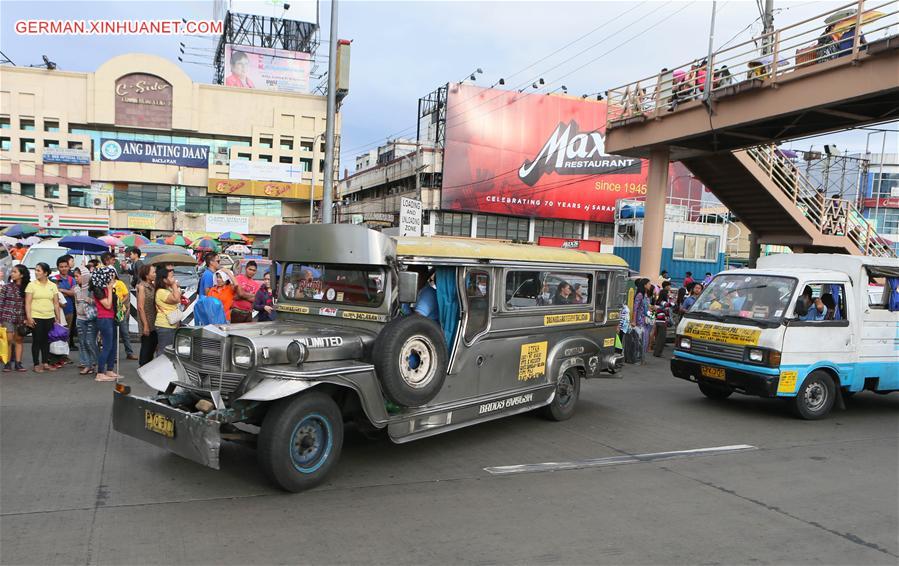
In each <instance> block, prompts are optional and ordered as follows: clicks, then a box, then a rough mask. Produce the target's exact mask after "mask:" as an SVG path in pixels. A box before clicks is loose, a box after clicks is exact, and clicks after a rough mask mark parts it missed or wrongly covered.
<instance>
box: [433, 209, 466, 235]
mask: <svg viewBox="0 0 899 566" xmlns="http://www.w3.org/2000/svg"><path fill="white" fill-rule="evenodd" d="M436 224H437V225H436V231H437V234H438V235H440V236H465V237H470V236H471V215H470V214H467V213H465V212H441V213H439V214H437V223H436Z"/></svg>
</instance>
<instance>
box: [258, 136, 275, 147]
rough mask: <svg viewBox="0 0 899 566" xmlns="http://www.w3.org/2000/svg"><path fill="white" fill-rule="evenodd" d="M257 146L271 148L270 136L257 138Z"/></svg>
mask: <svg viewBox="0 0 899 566" xmlns="http://www.w3.org/2000/svg"><path fill="white" fill-rule="evenodd" d="M259 147H264V148H266V149H271V148H272V138H259Z"/></svg>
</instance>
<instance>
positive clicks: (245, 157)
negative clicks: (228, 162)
mask: <svg viewBox="0 0 899 566" xmlns="http://www.w3.org/2000/svg"><path fill="white" fill-rule="evenodd" d="M237 160H238V161H249V160H250V154H249V153H238V154H237Z"/></svg>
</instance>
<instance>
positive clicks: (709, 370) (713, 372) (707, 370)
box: [699, 366, 724, 381]
mask: <svg viewBox="0 0 899 566" xmlns="http://www.w3.org/2000/svg"><path fill="white" fill-rule="evenodd" d="M699 372H700V373H701V374H702V377H710V378H712V379H720V380H722V381H723V380H724V368H713V367H709V366H699Z"/></svg>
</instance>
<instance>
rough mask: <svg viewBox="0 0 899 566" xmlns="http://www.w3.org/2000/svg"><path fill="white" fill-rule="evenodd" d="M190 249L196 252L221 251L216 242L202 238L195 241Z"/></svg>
mask: <svg viewBox="0 0 899 566" xmlns="http://www.w3.org/2000/svg"><path fill="white" fill-rule="evenodd" d="M190 247H191V248H193V249H195V250H203V251H211V252H217V251H219V245H218V244H217V243H216V242H215V240H212V239H210V238H200V239H199V240H194V242H193V243H192V244H191V245H190Z"/></svg>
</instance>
